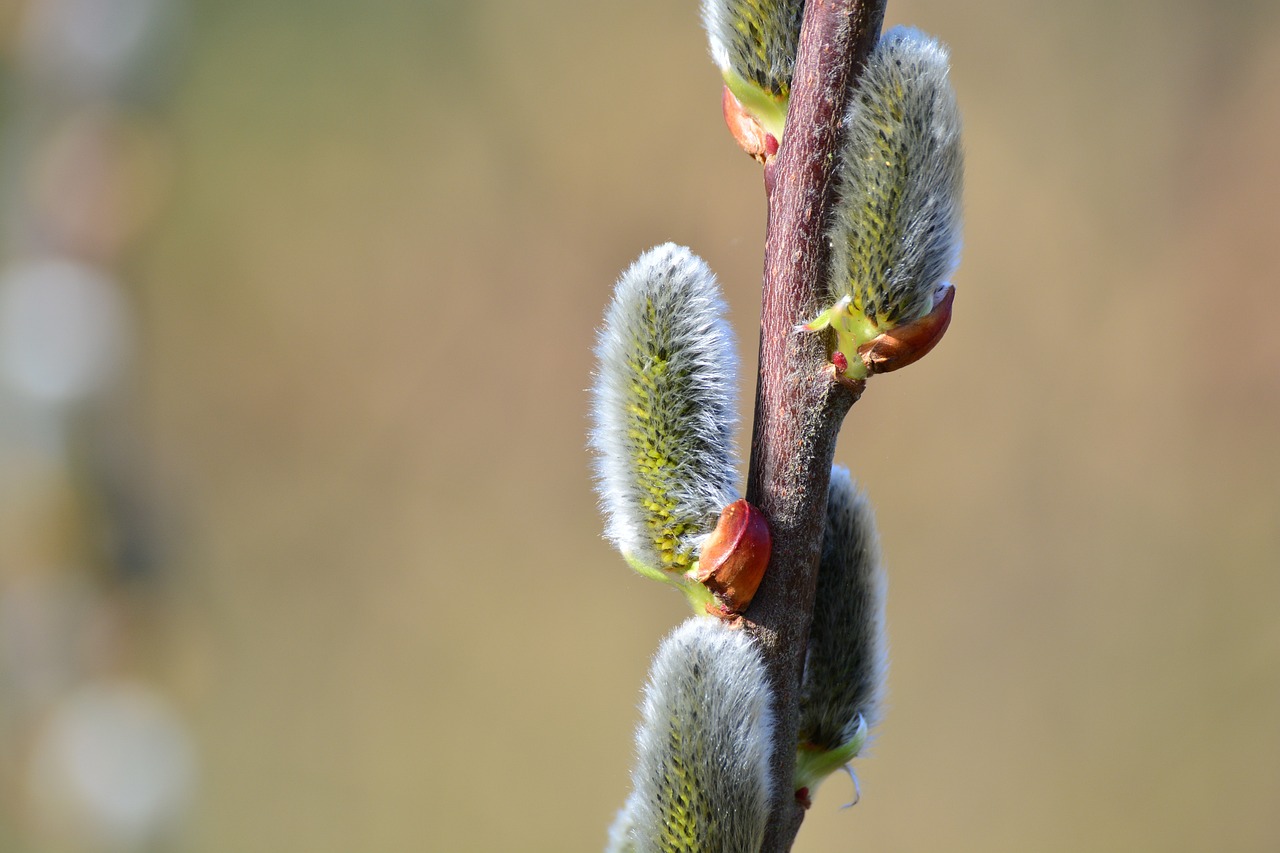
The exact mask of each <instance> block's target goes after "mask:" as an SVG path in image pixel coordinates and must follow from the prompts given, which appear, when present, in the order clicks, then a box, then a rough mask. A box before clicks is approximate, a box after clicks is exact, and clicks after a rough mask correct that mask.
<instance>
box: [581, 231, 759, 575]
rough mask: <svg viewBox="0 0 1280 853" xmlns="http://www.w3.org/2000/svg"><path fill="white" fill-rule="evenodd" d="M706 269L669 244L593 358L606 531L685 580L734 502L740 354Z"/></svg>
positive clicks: (635, 282)
mask: <svg viewBox="0 0 1280 853" xmlns="http://www.w3.org/2000/svg"><path fill="white" fill-rule="evenodd" d="M724 314H725V305H724V302H723V300H722V299H721V297H720V288H719V285H718V284H717V283H716V279H715V276H714V275H713V274H712V272H711V270H710V269H709V268H708V267H707V265H706V264H705V263H704V262H703V261H702V259H700V258H698V257H697V256H696V255H694V254H693V253H692V252H690V251H689V250H688V249H686V248H684V247H682V246H676V245H674V244H672V243H667V244H665V245H662V246H658V247H657V248H655V249H651V250H649V251H648V252H645V253H644V254H643V255H641V256H640V258H639V259H638V260H637V261H636V262H635V263H634V264H632V265H631V267H630V268H629V269H628V270H627V271H626V272H624V273H623V274H622V277H621V278H620V279H619V280H618V283H617V286H616V288H615V290H614V296H613V301H612V303H611V304H610V305H609V308H608V310H607V312H606V313H605V322H604V327H603V328H602V329H601V331H600V334H599V339H598V343H597V346H596V356H597V359H598V361H599V366H598V370H597V374H596V377H595V387H594V390H593V396H594V401H593V402H594V405H593V407H592V414H593V417H594V427H593V429H592V431H591V439H590V442H591V447H592V448H593V449H594V450H595V451H596V453H597V457H596V486H597V489H598V491H599V494H600V500H601V505H602V507H603V509H604V513H605V516H606V526H605V535H606V537H607V538H608V539H609V540H610V541H612V542H613V543H614V544H615V545H616V546H617V547H618V549H619V550H620V551H621V552H622V554H623V555H624V556H625V557H626V558H627V559H628V561H629V562H630V563H631V564H632V565H633V566H634V567H636V568H637V569H638V570H641V571H645V572H647V573H650V574H654V573H657V574H659V575H660V574H661V573H663V572H666V573H680V572H684V571H686V570H688V569H689V568H690V566H691V565H692V564H693V562H694V560H696V558H697V550H698V547H699V545H700V542H701V539H702V538H703V537H704V536H705V535H706V534H707V533H709V532H710V531H711V530H712V529H714V527H715V524H716V520H717V518H718V517H719V514H720V510H721V509H722V508H723V507H725V506H726V505H727V504H729V503H732V502H733V501H734V500H736V499H737V494H736V491H735V483H736V480H737V462H738V460H737V454H736V452H735V449H734V443H733V430H734V426H735V423H736V418H737V406H736V398H735V394H736V388H737V384H736V383H737V376H736V358H735V356H734V345H733V334H732V331H731V330H730V328H729V325H728V323H727V322H726V321H725V319H724Z"/></svg>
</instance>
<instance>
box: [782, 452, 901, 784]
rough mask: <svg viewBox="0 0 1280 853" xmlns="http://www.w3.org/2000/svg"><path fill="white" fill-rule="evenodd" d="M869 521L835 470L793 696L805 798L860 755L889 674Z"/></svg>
mask: <svg viewBox="0 0 1280 853" xmlns="http://www.w3.org/2000/svg"><path fill="white" fill-rule="evenodd" d="M887 585H888V580H887V578H886V575H885V572H884V568H883V567H882V565H881V559H880V543H879V537H878V535H877V534H876V526H875V517H874V515H873V513H872V510H871V504H870V502H869V501H868V500H867V496H866V495H865V494H864V493H863V492H861V491H860V490H859V489H858V488H857V486H856V485H855V484H854V482H853V479H852V478H851V477H850V475H849V470H848V469H847V468H843V467H840V466H838V465H837V466H835V467H833V468H832V470H831V485H830V487H829V488H828V492H827V529H826V533H825V535H824V537H823V542H822V557H821V559H820V561H819V564H818V583H817V591H816V593H815V598H814V611H813V624H812V627H810V629H809V649H808V653H807V655H806V658H805V667H804V677H803V682H802V686H801V695H800V752H799V755H798V762H797V783H796V784H797V788H801V787H808V788H810V790H812V789H813V788H814V787H815V786H816V785H817V783H818V782H820V781H821V780H822V779H823V778H824V777H825V776H826V775H827V774H829V773H830V772H831V771H833V770H835V769H837V768H838V767H840V766H842V765H844V764H845V763H847V762H848V761H849V760H850V759H852V758H853V757H854V756H855V755H856V754H857V753H858V750H859V749H861V747H862V745H863V742H864V741H865V739H866V736H867V730H868V729H870V728H874V727H875V726H876V724H877V723H879V721H880V705H881V701H882V699H883V696H884V684H885V674H886V672H887V670H888V666H889V664H888V642H887V640H886V638H885V597H886V588H887Z"/></svg>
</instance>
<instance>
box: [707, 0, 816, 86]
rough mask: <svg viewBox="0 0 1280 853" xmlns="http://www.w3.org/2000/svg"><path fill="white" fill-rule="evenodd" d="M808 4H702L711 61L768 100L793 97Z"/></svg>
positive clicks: (710, 0)
mask: <svg viewBox="0 0 1280 853" xmlns="http://www.w3.org/2000/svg"><path fill="white" fill-rule="evenodd" d="M803 17H804V0H779V2H768V0H703V2H702V24H703V26H704V27H706V29H707V38H708V41H709V42H710V44H711V59H712V61H713V62H715V64H716V66H717V67H718V68H719V69H720V70H721V72H722V73H725V74H728V73H730V72H731V73H733V74H736V75H737V76H738V77H740V78H742V79H743V80H746V81H748V82H750V83H752V84H753V85H755V86H756V87H757V88H759V89H760V90H761V91H763V92H765V93H766V94H768V95H771V96H774V97H777V98H782V99H786V98H787V97H788V95H789V94H790V91H791V74H792V71H793V70H794V68H795V62H796V50H797V48H798V46H799V43H800V23H801V20H802V18H803Z"/></svg>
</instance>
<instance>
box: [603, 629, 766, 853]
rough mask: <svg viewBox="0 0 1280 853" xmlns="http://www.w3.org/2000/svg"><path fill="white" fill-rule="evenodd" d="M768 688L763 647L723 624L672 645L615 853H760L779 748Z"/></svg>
mask: <svg viewBox="0 0 1280 853" xmlns="http://www.w3.org/2000/svg"><path fill="white" fill-rule="evenodd" d="M768 685H769V680H768V677H767V675H766V673H765V669H764V661H763V659H762V657H761V655H760V651H759V649H758V647H757V645H756V642H755V640H753V639H752V638H751V637H750V636H748V635H747V634H746V632H744V631H741V630H737V629H734V628H730V627H728V625H726V624H725V623H723V622H721V621H719V620H716V619H711V618H707V617H694V618H692V619H689V620H687V621H686V622H685V623H684V624H683V625H681V626H680V627H678V628H677V629H676V630H675V631H674V632H672V633H671V635H670V636H668V637H667V638H666V639H665V640H663V642H662V645H661V646H660V647H659V648H658V653H657V655H656V656H655V657H654V661H653V667H652V669H651V670H650V673H649V684H648V686H647V687H646V688H645V698H644V704H643V706H642V712H641V716H642V719H641V723H640V728H639V730H638V731H637V733H636V751H637V756H638V757H637V762H636V767H635V769H634V770H633V771H632V774H631V780H632V793H631V796H630V797H628V799H627V804H626V806H625V807H624V808H623V810H622V812H621V813H620V814H619V816H618V818H617V820H616V821H615V824H614V828H613V829H612V830H611V831H610V846H609V848H608V849H609V850H610V851H634V853H753V852H754V851H757V850H759V849H760V844H761V842H762V840H763V838H764V832H765V828H766V824H767V822H768V813H769V812H768V807H769V793H770V788H769V762H770V757H771V753H772V743H773V738H772V735H773V714H772V710H771V704H770V690H769V686H768Z"/></svg>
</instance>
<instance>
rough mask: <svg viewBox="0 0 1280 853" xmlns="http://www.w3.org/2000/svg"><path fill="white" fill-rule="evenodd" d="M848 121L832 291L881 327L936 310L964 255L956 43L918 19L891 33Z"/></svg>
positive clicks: (835, 216) (833, 233) (833, 232)
mask: <svg viewBox="0 0 1280 853" xmlns="http://www.w3.org/2000/svg"><path fill="white" fill-rule="evenodd" d="M845 126H846V138H845V142H844V147H843V149H842V154H841V157H840V161H839V164H838V184H837V190H836V202H835V204H834V205H833V208H832V222H831V226H830V229H829V230H828V237H829V239H830V240H831V267H830V278H829V280H828V290H829V296H830V297H831V300H832V302H835V301H837V300H839V299H841V298H842V297H845V296H848V297H850V298H851V301H852V304H851V306H850V310H851V311H856V312H860V313H861V314H863V315H865V317H866V318H867V320H868V321H869V323H870V324H871V326H872V328H871V330H870V332H869V334H875V333H878V332H883V331H885V330H887V329H891V328H893V327H895V326H898V325H902V324H904V323H909V322H911V321H913V320H917V319H919V318H920V317H922V316H924V315H925V314H927V313H928V312H929V311H930V310H931V309H932V308H933V305H934V297H935V294H936V291H937V288H938V285H939V284H941V283H942V282H944V281H945V280H946V279H947V278H948V277H949V276H950V275H951V273H952V272H953V271H954V269H955V267H956V264H957V262H958V261H959V251H960V231H961V209H960V193H961V187H962V183H963V180H962V176H963V153H962V151H961V147H960V113H959V110H958V109H957V107H956V98H955V92H954V91H953V90H952V88H951V83H950V80H949V79H948V55H947V50H946V48H945V47H943V46H942V45H941V44H940V43H938V42H937V41H935V40H934V39H932V38H930V37H929V36H927V35H925V34H924V33H921V32H920V31H918V30H915V29H911V28H908V27H895V28H894V29H892V30H889V31H888V32H886V33H884V34H883V35H882V36H881V37H880V40H879V42H878V43H877V45H876V48H875V50H873V51H872V53H871V56H870V57H869V58H868V60H867V64H866V67H865V68H864V70H863V72H862V75H861V76H860V78H859V81H858V84H857V86H856V88H855V89H854V90H853V91H852V92H850V96H849V105H848V108H847V113H846V117H845ZM861 342H862V341H859V343H861Z"/></svg>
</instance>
